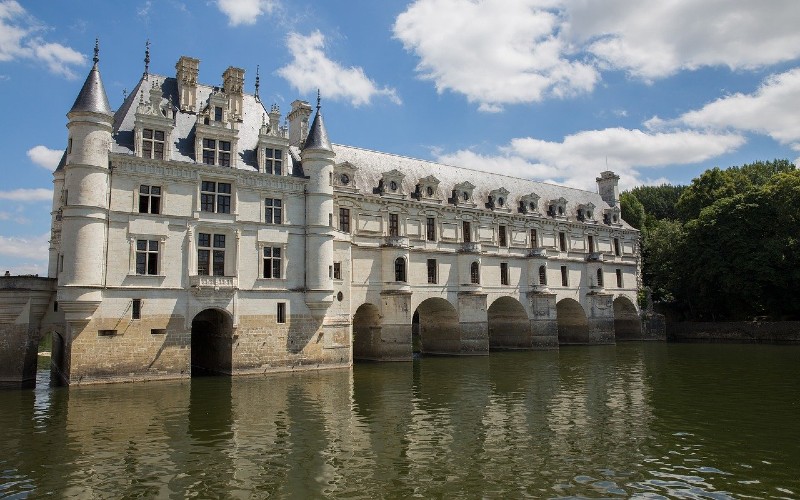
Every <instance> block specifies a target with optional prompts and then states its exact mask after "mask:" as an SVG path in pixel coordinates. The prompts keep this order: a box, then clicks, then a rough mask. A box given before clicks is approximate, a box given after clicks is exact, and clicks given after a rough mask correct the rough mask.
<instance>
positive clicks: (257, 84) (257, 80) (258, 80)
mask: <svg viewBox="0 0 800 500" xmlns="http://www.w3.org/2000/svg"><path fill="white" fill-rule="evenodd" d="M259 82H260V79H259V77H258V64H256V97H258V86H259Z"/></svg>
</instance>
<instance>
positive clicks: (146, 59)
mask: <svg viewBox="0 0 800 500" xmlns="http://www.w3.org/2000/svg"><path fill="white" fill-rule="evenodd" d="M149 75H150V39H149V38H148V39H147V41H146V42H145V44H144V74H143V75H142V78H143V79H145V80H148V79H149V78H148V77H149Z"/></svg>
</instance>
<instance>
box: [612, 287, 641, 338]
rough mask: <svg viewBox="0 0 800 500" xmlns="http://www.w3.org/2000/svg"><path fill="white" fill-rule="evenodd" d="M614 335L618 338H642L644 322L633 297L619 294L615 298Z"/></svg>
mask: <svg viewBox="0 0 800 500" xmlns="http://www.w3.org/2000/svg"><path fill="white" fill-rule="evenodd" d="M614 337H615V338H616V340H638V339H641V338H642V322H641V321H640V320H639V313H638V311H637V310H636V306H635V305H633V302H631V299H629V298H628V297H625V296H619V297H617V298H616V299H614Z"/></svg>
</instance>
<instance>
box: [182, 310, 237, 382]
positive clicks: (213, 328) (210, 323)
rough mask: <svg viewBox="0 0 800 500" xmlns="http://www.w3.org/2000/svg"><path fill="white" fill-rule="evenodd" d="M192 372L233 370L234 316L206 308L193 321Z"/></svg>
mask: <svg viewBox="0 0 800 500" xmlns="http://www.w3.org/2000/svg"><path fill="white" fill-rule="evenodd" d="M191 351H192V353H191V375H192V377H197V376H205V375H231V374H232V373H233V318H232V317H231V315H230V314H228V313H227V312H226V311H222V310H220V309H205V310H203V311H201V312H199V313H198V314H197V315H196V316H195V317H194V319H193V320H192V344H191Z"/></svg>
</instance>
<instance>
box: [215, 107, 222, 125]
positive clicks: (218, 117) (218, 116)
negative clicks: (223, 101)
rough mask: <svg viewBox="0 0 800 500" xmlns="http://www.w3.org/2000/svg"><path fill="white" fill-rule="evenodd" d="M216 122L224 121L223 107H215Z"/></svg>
mask: <svg viewBox="0 0 800 500" xmlns="http://www.w3.org/2000/svg"><path fill="white" fill-rule="evenodd" d="M214 121H215V122H221V121H222V106H214Z"/></svg>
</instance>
